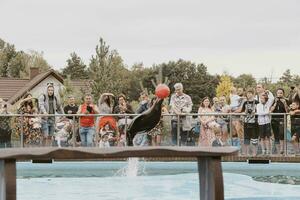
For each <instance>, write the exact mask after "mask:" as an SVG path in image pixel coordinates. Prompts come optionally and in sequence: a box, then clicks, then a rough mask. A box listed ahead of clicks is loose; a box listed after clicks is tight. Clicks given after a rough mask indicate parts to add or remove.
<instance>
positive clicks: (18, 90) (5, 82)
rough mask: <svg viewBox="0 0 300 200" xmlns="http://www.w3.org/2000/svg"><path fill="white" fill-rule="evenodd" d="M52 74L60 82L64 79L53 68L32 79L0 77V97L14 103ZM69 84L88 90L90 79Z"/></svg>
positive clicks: (72, 81)
mask: <svg viewBox="0 0 300 200" xmlns="http://www.w3.org/2000/svg"><path fill="white" fill-rule="evenodd" d="M50 75H52V76H53V77H55V78H56V79H57V80H58V81H59V82H61V83H62V84H63V83H64V79H63V78H62V77H61V76H60V75H59V74H58V73H57V72H55V71H54V70H49V71H47V72H43V73H40V74H38V75H36V76H35V77H34V78H32V79H19V78H4V77H0V98H2V99H3V100H4V101H7V102H8V103H10V104H14V103H16V102H17V101H18V100H20V99H21V98H22V97H23V96H24V95H25V94H26V93H27V92H28V91H30V90H32V89H33V88H34V87H36V86H37V85H38V84H39V83H41V82H42V81H43V80H44V79H46V78H47V77H49V76H50ZM70 84H71V85H72V87H73V88H74V89H76V90H78V91H89V90H90V80H89V79H84V80H71V81H70Z"/></svg>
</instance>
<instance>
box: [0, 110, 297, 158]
mask: <svg viewBox="0 0 300 200" xmlns="http://www.w3.org/2000/svg"><path fill="white" fill-rule="evenodd" d="M84 116H90V117H95V120H96V119H99V118H100V117H113V118H122V119H123V122H125V123H124V124H123V125H124V126H123V127H122V129H123V130H124V132H123V133H124V138H125V141H126V136H127V128H128V125H129V123H130V121H131V118H133V117H135V116H137V114H89V115H85V114H55V115H44V114H34V115H28V114H27V115H25V114H23V115H22V114H1V115H0V118H1V120H0V123H1V124H0V128H1V131H0V144H1V146H2V147H26V143H25V141H24V139H25V138H26V137H24V136H25V132H26V134H27V135H26V136H27V137H28V130H24V127H26V126H24V125H25V124H26V123H28V119H33V118H38V119H41V118H45V117H55V118H56V119H58V118H63V117H69V118H71V119H72V121H73V122H76V121H78V118H79V119H80V117H84ZM203 116H206V117H208V116H214V117H215V118H216V119H219V118H222V119H224V122H225V125H223V126H225V127H226V126H227V134H228V137H227V138H226V141H223V142H224V143H225V145H226V146H243V144H242V143H243V140H244V133H243V134H242V135H238V136H237V134H236V133H234V126H235V125H234V122H238V123H240V126H241V128H243V120H242V118H243V117H245V116H246V115H245V114H240V113H205V114H198V113H191V114H185V115H171V114H164V115H162V124H163V125H162V127H159V128H160V129H161V131H162V134H161V137H162V138H161V139H162V140H161V143H160V145H163V146H174V145H177V146H198V144H199V143H201V141H199V136H200V135H201V134H203V133H202V131H203V127H201V124H200V123H199V117H203ZM256 116H257V115H256ZM270 116H281V117H283V118H282V121H283V129H284V130H283V132H284V138H283V146H284V149H283V150H284V152H283V153H284V155H288V154H289V153H292V151H293V149H292V148H291V146H292V144H291V143H290V138H291V133H290V131H289V130H290V129H289V128H288V127H290V115H289V114H287V113H276V114H275V113H271V114H270ZM186 118H188V119H189V126H190V127H191V128H190V130H187V131H183V130H182V128H183V126H185V125H184V124H183V119H186ZM56 124H57V123H56ZM56 124H55V125H56ZM71 126H72V128H71V131H70V132H71V134H70V135H71V138H70V141H68V142H69V143H68V144H67V145H68V146H72V147H76V146H80V143H78V142H76V137H78V123H77V122H76V123H71ZM97 126H98V123H95V127H94V128H96V129H98V130H99V128H97ZM17 127H19V130H18V131H19V133H16V132H17V129H18V128H17ZM174 128H176V134H174ZM7 131H10V132H11V138H10V139H9V141H7V140H8V139H7V138H6V140H5V141H3V138H4V137H3V135H5V134H7ZM29 131H30V130H29ZM172 131H173V132H172ZM242 131H243V130H242ZM257 131H258V130H257ZM116 132H117V134H119V132H120V130H119V129H118V130H116ZM172 133H173V134H172ZM29 134H33V133H29ZM213 134H214V133H213ZM1 135H2V136H1ZM272 135H273V136H272V137H271V141H272V144H273V143H274V134H272ZM29 136H30V135H29ZM98 137H99V134H96V140H95V141H98V139H99V138H98ZM124 138H123V139H124ZM27 139H28V138H27ZM119 139H120V138H119ZM53 140H54V139H53ZM53 140H52V141H53ZM200 140H201V138H200ZM174 141H175V143H174ZM236 141H239V142H240V145H237V144H236ZM124 143H125V144H124V145H125V146H126V142H124ZM44 145H45V144H43V143H42V142H41V143H40V144H38V145H36V146H44ZM54 145H56V144H54ZM94 145H95V142H94ZM31 146H32V145H31ZM48 146H49V145H48ZM258 147H259V145H258ZM275 147H276V145H274V144H273V145H272V149H274V148H275ZM277 151H279V150H278V149H277Z"/></svg>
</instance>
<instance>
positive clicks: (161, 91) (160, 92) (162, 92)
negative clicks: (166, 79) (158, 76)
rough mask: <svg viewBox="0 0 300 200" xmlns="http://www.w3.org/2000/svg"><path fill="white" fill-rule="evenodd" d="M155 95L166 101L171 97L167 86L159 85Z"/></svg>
mask: <svg viewBox="0 0 300 200" xmlns="http://www.w3.org/2000/svg"><path fill="white" fill-rule="evenodd" d="M155 95H156V96H157V97H158V98H160V99H164V98H166V97H168V96H169V95H170V88H169V87H168V86H167V85H166V84H159V85H158V86H156V88H155Z"/></svg>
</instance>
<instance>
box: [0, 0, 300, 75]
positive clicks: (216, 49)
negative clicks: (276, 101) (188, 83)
mask: <svg viewBox="0 0 300 200" xmlns="http://www.w3.org/2000/svg"><path fill="white" fill-rule="evenodd" d="M100 37H103V38H104V40H105V41H106V42H107V44H109V45H110V47H111V48H112V49H116V50H117V51H118V52H119V54H120V55H121V56H122V58H123V60H124V62H125V64H126V65H127V66H128V67H130V66H132V65H133V64H134V63H139V62H143V63H144V65H145V66H151V65H152V64H154V63H155V64H159V63H162V62H167V61H169V60H178V59H180V58H181V59H186V60H191V61H193V62H196V63H204V64H205V65H206V66H207V67H208V71H209V72H210V73H212V74H216V73H218V74H221V73H223V72H227V73H229V74H231V75H234V76H237V75H239V74H242V73H251V74H253V75H254V76H255V77H256V78H262V77H269V78H270V77H272V78H274V79H276V78H278V77H280V75H281V74H282V73H283V72H284V71H285V70H286V69H291V71H292V73H293V74H300V1H298V0H285V1H282V0H251V1H250V0H248V1H246V0H226V1H222V0H219V1H217V0H207V1H202V0H109V1H104V0H77V1H76V0H43V1H41V0H26V1H24V0H0V38H2V39H3V40H5V41H6V42H9V43H12V44H15V46H16V48H17V50H25V51H29V50H36V51H40V52H43V53H44V57H45V58H46V60H47V61H48V63H49V64H50V65H51V66H53V67H54V68H55V69H61V68H62V67H64V66H65V65H66V60H67V59H68V58H69V55H70V53H71V52H74V51H75V52H76V53H77V54H78V55H79V56H80V57H81V58H82V59H83V61H84V62H85V63H86V64H88V63H89V60H90V58H91V56H92V55H93V54H95V47H96V45H97V44H98V42H99V38H100Z"/></svg>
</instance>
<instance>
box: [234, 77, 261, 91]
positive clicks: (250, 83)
mask: <svg viewBox="0 0 300 200" xmlns="http://www.w3.org/2000/svg"><path fill="white" fill-rule="evenodd" d="M233 83H234V86H235V87H237V88H239V87H241V88H245V89H247V88H252V87H255V85H256V80H255V78H254V77H253V75H252V74H241V75H239V76H238V77H236V78H233Z"/></svg>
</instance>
